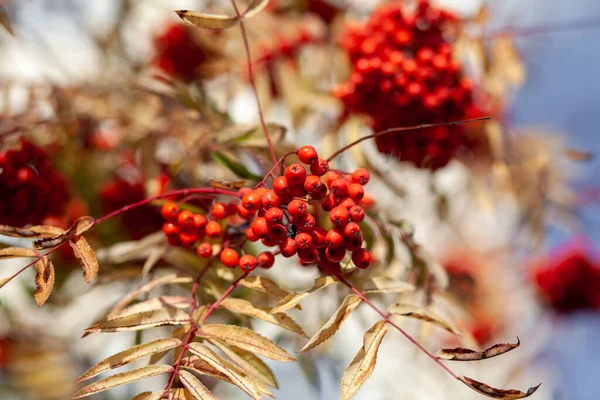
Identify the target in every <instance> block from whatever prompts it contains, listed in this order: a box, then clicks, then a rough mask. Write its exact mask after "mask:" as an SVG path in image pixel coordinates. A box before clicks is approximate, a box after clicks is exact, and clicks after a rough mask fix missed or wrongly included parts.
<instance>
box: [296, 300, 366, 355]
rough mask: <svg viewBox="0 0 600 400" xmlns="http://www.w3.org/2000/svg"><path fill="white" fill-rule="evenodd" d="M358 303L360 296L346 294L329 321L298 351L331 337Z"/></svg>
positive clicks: (302, 351) (305, 349)
mask: <svg viewBox="0 0 600 400" xmlns="http://www.w3.org/2000/svg"><path fill="white" fill-rule="evenodd" d="M359 304H360V297H358V296H357V295H355V294H350V295H348V296H346V298H345V299H344V301H343V302H342V304H341V305H340V307H339V308H338V309H337V310H336V312H335V313H334V314H333V315H332V316H331V318H329V321H327V322H326V323H325V325H323V326H322V327H321V329H319V331H318V332H317V333H315V335H314V336H313V337H312V338H311V339H310V340H309V341H308V343H306V344H305V345H304V347H302V348H301V349H300V351H299V352H300V353H304V352H305V351H308V350H310V349H312V348H314V347H316V346H318V345H320V344H321V343H323V342H324V341H326V340H327V339H329V338H330V337H332V336H333V335H334V334H335V333H336V332H337V330H338V329H340V326H341V325H342V323H343V322H344V321H345V320H346V318H348V316H349V315H350V313H352V311H353V310H354V309H355V308H356V307H357V306H358V305H359Z"/></svg>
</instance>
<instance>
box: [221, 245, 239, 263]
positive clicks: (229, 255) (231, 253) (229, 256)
mask: <svg viewBox="0 0 600 400" xmlns="http://www.w3.org/2000/svg"><path fill="white" fill-rule="evenodd" d="M220 259H221V262H222V263H223V265H224V266H226V267H229V268H233V267H235V266H236V265H238V263H239V262H240V256H239V255H238V253H237V252H236V251H235V250H234V249H230V248H226V249H223V251H222V252H221V256H220Z"/></svg>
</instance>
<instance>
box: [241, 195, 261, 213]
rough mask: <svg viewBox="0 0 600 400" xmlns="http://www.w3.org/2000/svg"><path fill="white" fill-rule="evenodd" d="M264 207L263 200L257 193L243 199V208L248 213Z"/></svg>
mask: <svg viewBox="0 0 600 400" xmlns="http://www.w3.org/2000/svg"><path fill="white" fill-rule="evenodd" d="M261 205H262V198H261V196H259V195H258V194H256V193H248V194H246V195H244V198H243V199H242V206H243V207H244V208H245V209H246V210H248V211H256V210H258V209H259V208H260V206H261Z"/></svg>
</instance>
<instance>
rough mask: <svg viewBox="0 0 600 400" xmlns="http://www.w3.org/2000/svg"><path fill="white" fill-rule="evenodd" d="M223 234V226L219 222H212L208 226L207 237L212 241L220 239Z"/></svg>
mask: <svg viewBox="0 0 600 400" xmlns="http://www.w3.org/2000/svg"><path fill="white" fill-rule="evenodd" d="M221 233H223V228H221V224H219V223H218V222H217V221H210V222H209V223H208V224H206V236H208V237H209V238H211V239H218V238H219V237H220V236H221Z"/></svg>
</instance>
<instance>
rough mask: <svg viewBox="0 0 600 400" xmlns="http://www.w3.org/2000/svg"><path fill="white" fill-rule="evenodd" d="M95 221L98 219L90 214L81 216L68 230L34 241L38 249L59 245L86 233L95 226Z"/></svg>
mask: <svg viewBox="0 0 600 400" xmlns="http://www.w3.org/2000/svg"><path fill="white" fill-rule="evenodd" d="M95 223H96V220H95V219H94V218H93V217H89V216H85V217H80V218H78V219H77V221H75V223H74V224H73V225H72V226H71V227H70V228H69V229H67V230H66V231H64V232H62V233H60V234H58V235H56V236H53V237H48V238H44V239H40V240H36V241H35V242H33V245H34V247H35V248H36V249H38V250H41V249H49V248H51V247H55V246H58V245H59V244H61V243H64V242H65V241H67V240H73V239H74V238H77V237H78V236H81V235H82V234H83V233H85V232H86V231H87V230H89V229H90V228H91V227H92V226H94V224H95ZM61 231H62V229H61Z"/></svg>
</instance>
